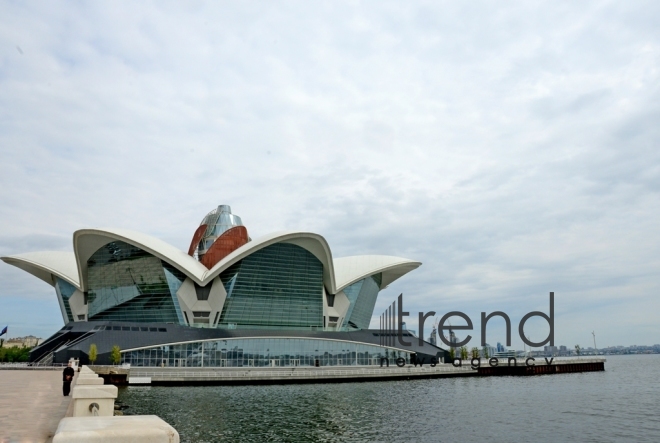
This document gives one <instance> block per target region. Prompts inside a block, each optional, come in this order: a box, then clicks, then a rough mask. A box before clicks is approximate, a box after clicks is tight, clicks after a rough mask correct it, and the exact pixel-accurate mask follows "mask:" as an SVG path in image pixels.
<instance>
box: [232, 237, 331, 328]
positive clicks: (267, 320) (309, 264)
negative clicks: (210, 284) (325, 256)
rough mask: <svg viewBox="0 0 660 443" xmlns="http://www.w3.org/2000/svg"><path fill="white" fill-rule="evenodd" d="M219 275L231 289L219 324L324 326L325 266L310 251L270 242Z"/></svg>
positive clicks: (253, 326) (284, 326) (235, 325)
mask: <svg viewBox="0 0 660 443" xmlns="http://www.w3.org/2000/svg"><path fill="white" fill-rule="evenodd" d="M220 278H221V280H222V282H223V284H224V285H225V289H226V290H227V299H226V301H225V307H224V309H223V312H222V315H221V317H220V322H219V323H220V327H236V328H241V327H249V328H259V327H271V328H272V327H281V328H283V329H285V328H286V329H295V328H298V329H301V328H302V329H310V328H322V327H323V298H322V296H323V265H322V264H321V262H320V261H319V260H318V259H317V258H316V257H315V256H314V255H313V254H312V253H310V252H309V251H307V250H306V249H303V248H301V247H299V246H296V245H291V244H287V243H278V244H275V245H272V246H268V247H266V248H263V249H261V250H259V251H257V252H255V253H253V254H251V255H249V256H248V257H246V258H244V259H243V260H241V261H240V262H238V263H236V264H235V265H233V266H231V267H230V268H229V269H227V270H226V271H225V272H223V273H222V275H221V276H220Z"/></svg>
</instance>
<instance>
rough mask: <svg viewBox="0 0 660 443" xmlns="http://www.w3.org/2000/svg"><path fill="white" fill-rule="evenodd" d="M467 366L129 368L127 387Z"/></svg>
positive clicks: (375, 375) (417, 372)
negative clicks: (129, 385) (131, 385)
mask: <svg viewBox="0 0 660 443" xmlns="http://www.w3.org/2000/svg"><path fill="white" fill-rule="evenodd" d="M477 375H478V373H477V371H475V370H473V369H471V368H470V367H462V368H455V367H453V366H452V365H437V366H436V367H431V366H429V365H425V366H422V367H419V366H418V367H413V366H406V367H403V368H399V367H396V366H390V367H385V366H384V367H382V368H381V367H378V366H361V367H360V366H357V367H356V366H332V367H326V368H314V367H292V368H272V367H266V368H245V367H243V368H132V369H131V370H130V373H129V377H128V381H129V384H151V385H195V384H197V385H210V384H218V385H245V384H285V383H342V382H355V381H382V380H410V379H417V378H418V379H422V378H443V377H469V376H477Z"/></svg>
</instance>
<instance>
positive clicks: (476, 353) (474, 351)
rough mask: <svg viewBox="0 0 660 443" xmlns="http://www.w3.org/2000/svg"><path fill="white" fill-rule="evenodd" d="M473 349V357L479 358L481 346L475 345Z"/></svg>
mask: <svg viewBox="0 0 660 443" xmlns="http://www.w3.org/2000/svg"><path fill="white" fill-rule="evenodd" d="M471 351H472V358H479V348H477V347H476V346H475V347H474V348H472V349H471Z"/></svg>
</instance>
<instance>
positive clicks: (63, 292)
mask: <svg viewBox="0 0 660 443" xmlns="http://www.w3.org/2000/svg"><path fill="white" fill-rule="evenodd" d="M55 292H57V301H58V302H59V303H60V306H61V307H63V308H64V313H65V314H66V318H65V319H64V324H66V323H69V322H72V321H73V314H72V313H71V306H70V305H69V298H71V296H72V295H73V293H74V292H76V288H75V287H74V286H73V285H72V284H71V283H69V282H67V281H64V280H62V279H61V278H59V277H55Z"/></svg>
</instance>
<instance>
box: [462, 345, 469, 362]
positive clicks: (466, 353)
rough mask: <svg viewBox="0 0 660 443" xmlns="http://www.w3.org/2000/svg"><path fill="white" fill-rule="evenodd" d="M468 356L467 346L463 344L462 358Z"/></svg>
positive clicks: (465, 358)
mask: <svg viewBox="0 0 660 443" xmlns="http://www.w3.org/2000/svg"><path fill="white" fill-rule="evenodd" d="M467 358H468V350H467V346H461V360H467Z"/></svg>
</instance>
